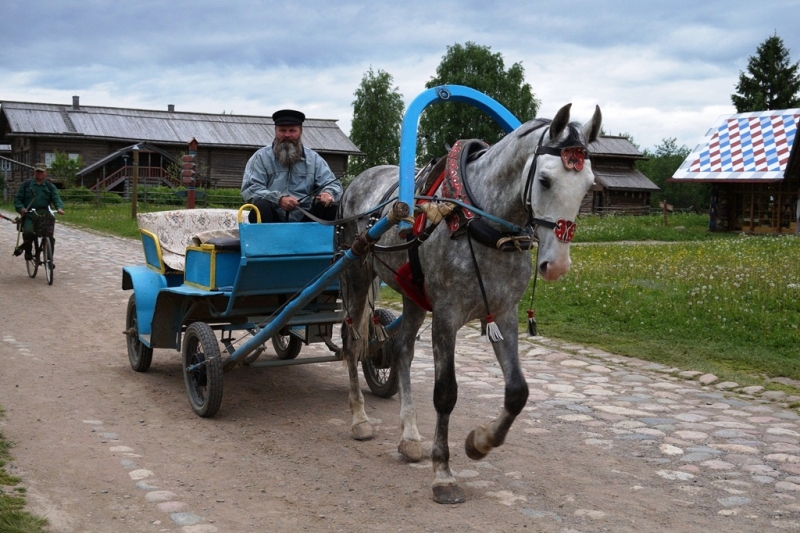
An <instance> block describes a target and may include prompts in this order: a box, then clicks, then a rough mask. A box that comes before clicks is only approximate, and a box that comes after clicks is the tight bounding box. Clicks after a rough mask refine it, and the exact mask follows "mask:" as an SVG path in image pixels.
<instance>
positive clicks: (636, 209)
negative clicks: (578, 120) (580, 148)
mask: <svg viewBox="0 0 800 533" xmlns="http://www.w3.org/2000/svg"><path fill="white" fill-rule="evenodd" d="M589 152H590V154H591V158H592V172H594V178H595V179H594V182H595V184H594V185H593V186H592V188H591V189H590V190H589V192H588V193H587V194H586V197H585V198H584V199H583V202H582V203H581V213H595V214H604V213H616V214H632V215H644V214H648V213H649V212H650V195H651V194H652V193H653V192H655V191H658V190H660V189H659V187H658V186H657V185H656V184H655V183H653V182H652V181H650V180H649V179H648V178H647V176H645V175H644V174H642V173H641V172H640V171H639V170H638V169H637V168H636V161H641V160H647V158H646V157H645V156H644V155H642V153H641V152H639V150H638V149H637V148H636V146H634V145H633V143H631V142H630V141H629V140H628V139H626V138H625V137H617V136H611V135H601V136H599V137H598V138H597V140H596V141H595V142H593V143H591V144H589Z"/></svg>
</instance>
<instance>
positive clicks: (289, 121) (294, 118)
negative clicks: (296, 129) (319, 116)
mask: <svg viewBox="0 0 800 533" xmlns="http://www.w3.org/2000/svg"><path fill="white" fill-rule="evenodd" d="M305 119H306V116H305V115H304V114H303V113H301V112H300V111H295V110H294V109H281V110H280V111H275V112H274V113H273V114H272V120H273V121H274V122H275V125H276V126H299V125H301V124H302V123H303V121H304V120H305Z"/></svg>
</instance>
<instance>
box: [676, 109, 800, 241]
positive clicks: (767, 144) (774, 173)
mask: <svg viewBox="0 0 800 533" xmlns="http://www.w3.org/2000/svg"><path fill="white" fill-rule="evenodd" d="M798 121H800V109H787V110H774V111H763V112H757V113H740V114H736V115H726V116H721V117H719V118H718V119H717V122H716V123H715V124H714V125H713V126H712V127H711V128H710V129H709V130H708V132H706V134H705V136H704V137H703V138H702V139H701V141H700V143H699V144H698V145H697V147H696V148H695V149H694V151H693V152H692V153H691V154H689V157H687V158H686V160H685V161H684V162H683V164H682V165H681V166H680V168H679V169H678V170H677V171H676V172H675V174H674V175H673V176H672V178H671V179H670V181H675V182H683V183H690V182H707V183H711V184H712V187H711V198H710V199H709V212H710V214H711V220H710V229H711V230H712V231H735V232H744V233H772V234H780V233H790V234H791V233H800V225H798V220H800V204H798V192H800V154H798V151H800V149H798V144H800V143H796V142H795V139H796V138H797V136H796V133H797V125H798Z"/></svg>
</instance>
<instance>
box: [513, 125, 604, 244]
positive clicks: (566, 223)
mask: <svg viewBox="0 0 800 533" xmlns="http://www.w3.org/2000/svg"><path fill="white" fill-rule="evenodd" d="M545 126H547V123H544V124H540V125H539V126H536V127H535V128H533V129H531V130H529V131H528V132H526V133H524V134H523V135H527V134H529V133H532V132H534V131H536V130H538V129H539V128H543V127H545ZM548 129H550V127H549V126H548V127H547V129H545V130H544V132H542V135H541V137H539V144H538V145H536V150H534V152H533V162H532V163H531V168H530V170H528V177H527V179H526V180H525V189H524V190H523V201H524V204H525V210H526V211H528V215H529V216H528V227H531V228H533V236H534V238H536V239H537V240H538V237H537V236H536V229H537V228H538V227H539V226H542V227H545V228H547V229H551V230H553V233H555V236H556V239H558V240H559V241H561V242H564V243H569V242H570V241H571V240H572V237H573V236H574V235H575V229H576V228H577V227H578V226H577V224H575V222H573V221H571V220H564V219H563V218H559V219H558V220H556V221H555V222H552V221H550V220H545V219H543V218H538V217H535V216H533V205H531V189H532V188H533V178H534V176H535V175H536V163H537V161H538V159H539V156H540V155H542V154H546V155H554V156H557V157H560V158H561V161H562V163H563V164H564V167H565V168H567V170H572V169H576V170H578V171H580V170H582V169H583V162H584V160H586V159H590V156H589V151H588V150H587V149H586V148H584V147H583V146H571V147H567V148H554V147H552V146H542V144H543V143H544V136H545V135H546V134H547V130H548Z"/></svg>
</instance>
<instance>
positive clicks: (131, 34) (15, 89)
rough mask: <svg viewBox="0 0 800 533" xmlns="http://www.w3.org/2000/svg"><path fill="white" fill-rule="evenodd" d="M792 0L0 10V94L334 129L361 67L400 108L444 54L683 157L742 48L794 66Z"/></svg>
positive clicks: (731, 80)
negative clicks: (482, 58)
mask: <svg viewBox="0 0 800 533" xmlns="http://www.w3.org/2000/svg"><path fill="white" fill-rule="evenodd" d="M797 20H800V5H799V4H798V2H796V0H775V1H771V2H760V3H753V2H749V1H747V2H746V1H744V0H733V1H730V0H729V1H722V0H709V1H707V2H702V3H697V2H696V1H694V0H692V1H689V0H675V1H673V2H670V3H655V4H654V3H649V2H648V3H646V2H641V1H637V0H612V1H609V2H595V1H589V0H583V1H577V2H573V3H571V4H569V5H566V4H563V3H561V4H558V3H551V2H535V3H530V2H528V3H525V2H519V1H517V0H496V1H495V2H492V3H486V2H485V1H480V2H478V1H476V0H460V1H456V0H445V1H436V2H431V1H430V0H427V1H421V0H406V1H405V2H396V1H388V0H373V1H372V2H369V3H366V2H356V1H352V0H339V1H337V2H326V3H315V4H312V3H297V2H295V3H291V2H275V1H269V0H268V1H260V2H254V1H238V0H231V1H228V2H219V1H218V0H213V1H212V0H193V1H191V2H189V1H187V0H174V1H171V2H156V1H151V0H139V1H137V2H118V1H116V0H83V1H81V2H76V1H73V0H27V1H24V2H23V1H20V0H4V2H2V3H0V49H2V50H4V60H3V63H2V65H0V98H2V99H6V100H19V101H41V102H53V103H59V102H64V103H70V102H71V97H72V96H73V95H80V96H81V102H82V103H85V104H86V105H105V106H116V107H134V108H145V109H147V108H150V109H165V108H166V106H167V104H175V105H176V107H177V109H179V110H186V111H198V112H209V113H219V112H222V111H226V112H234V113H237V114H257V115H268V114H271V113H272V111H274V110H275V109H278V108H282V107H298V108H302V109H303V110H304V111H306V113H307V114H308V115H309V116H314V117H319V118H336V119H339V124H340V126H341V127H342V129H344V130H345V132H349V129H350V120H351V117H352V107H351V103H352V101H353V98H354V96H353V92H354V91H355V89H356V88H357V86H358V84H359V83H360V81H361V78H362V76H363V75H364V73H365V72H366V71H367V70H368V69H369V68H373V69H374V70H377V69H382V70H385V71H387V72H388V73H389V74H391V75H392V76H393V78H394V82H395V85H397V86H398V88H399V90H400V92H401V93H402V94H403V96H404V99H405V101H406V103H407V104H408V103H409V102H410V101H411V100H412V99H413V98H414V97H416V96H417V95H418V94H419V93H420V92H422V91H423V90H424V88H425V87H424V86H425V83H426V82H427V81H428V80H430V79H431V78H432V77H433V76H434V75H435V71H436V67H437V65H438V64H439V62H440V61H441V59H442V57H443V56H444V54H445V53H446V50H447V47H448V46H450V45H453V44H455V43H462V44H463V43H465V42H467V41H472V42H475V43H477V44H479V45H483V46H489V47H491V49H492V51H493V52H496V53H500V54H502V56H503V58H504V60H505V62H506V67H509V66H510V65H512V64H514V63H521V64H522V66H523V67H524V68H525V72H526V81H528V82H529V83H530V84H531V86H532V87H533V90H534V92H535V93H536V95H537V96H538V97H539V98H540V99H541V100H542V108H541V112H540V116H552V114H554V113H555V111H556V110H557V109H558V108H559V107H561V105H563V104H564V103H567V102H572V103H573V104H574V106H573V116H576V117H584V120H588V118H589V117H590V116H591V113H592V110H593V109H594V105H595V104H599V105H600V106H601V108H602V110H603V114H604V118H605V129H606V131H607V132H609V133H618V132H627V133H630V134H631V135H633V136H634V139H635V140H636V141H637V142H638V143H639V144H640V145H641V146H642V147H643V148H648V147H652V146H655V145H656V144H658V143H659V142H660V141H661V140H662V139H663V138H668V137H675V138H677V140H678V144H679V145H680V144H686V145H688V146H690V147H691V146H693V144H695V143H696V141H697V140H698V139H699V138H700V137H701V136H702V134H703V133H704V132H705V130H706V129H707V128H708V127H710V125H711V124H712V123H713V121H714V120H715V119H716V118H717V116H718V115H719V114H726V113H732V112H733V106H732V105H731V104H730V95H731V93H733V92H734V86H735V83H736V80H737V78H738V75H739V71H741V70H744V69H745V68H746V64H747V58H748V56H749V55H752V54H754V53H755V49H756V46H757V45H758V44H759V43H761V42H762V41H763V40H764V39H766V38H767V37H769V36H770V35H772V34H773V33H775V32H777V33H778V35H780V36H781V37H782V38H783V39H784V43H785V44H786V46H787V47H788V48H789V49H790V50H792V51H793V53H794V55H793V59H794V60H795V61H796V60H797V59H798V57H800V33H798V32H797V31H796V28H795V26H796V21H797Z"/></svg>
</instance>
